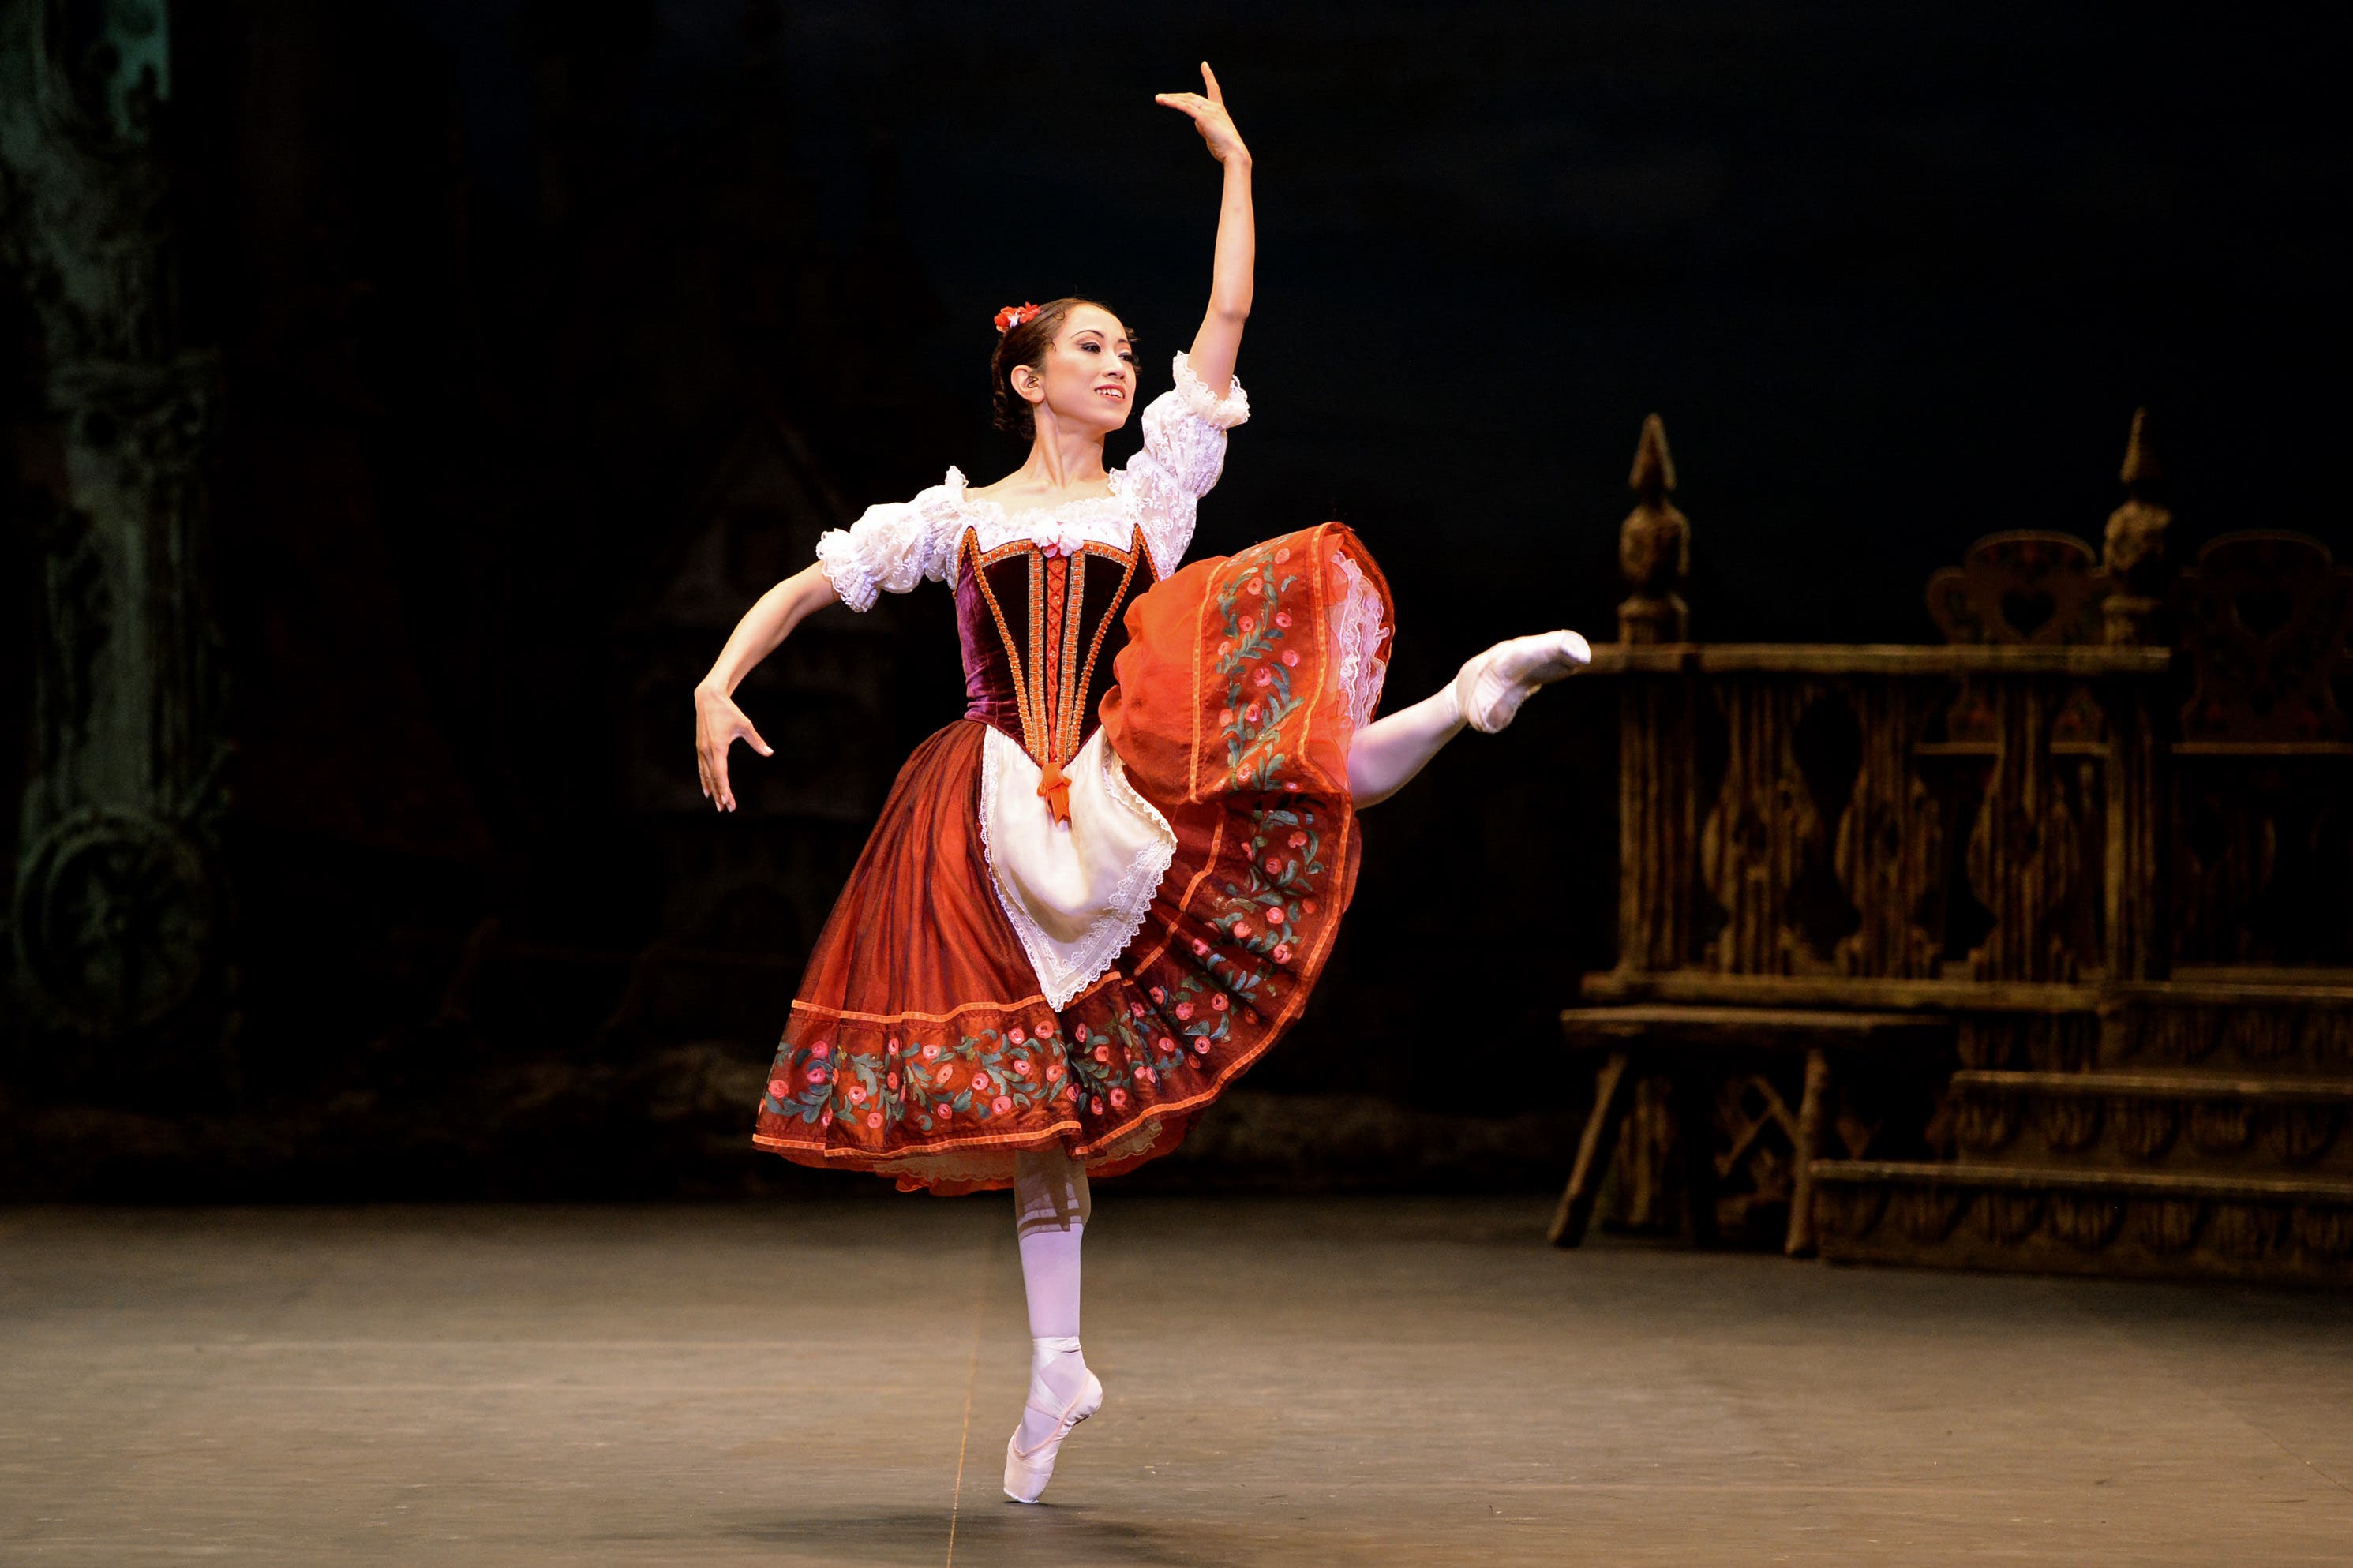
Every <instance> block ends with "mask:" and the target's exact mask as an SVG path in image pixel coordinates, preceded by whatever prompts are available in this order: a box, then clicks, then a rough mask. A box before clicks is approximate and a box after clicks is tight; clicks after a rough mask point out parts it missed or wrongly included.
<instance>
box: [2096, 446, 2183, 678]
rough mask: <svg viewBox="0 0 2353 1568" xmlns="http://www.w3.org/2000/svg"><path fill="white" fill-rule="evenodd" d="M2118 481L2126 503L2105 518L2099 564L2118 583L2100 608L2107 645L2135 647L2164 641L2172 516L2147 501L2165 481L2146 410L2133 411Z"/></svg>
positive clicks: (2163, 469)
mask: <svg viewBox="0 0 2353 1568" xmlns="http://www.w3.org/2000/svg"><path fill="white" fill-rule="evenodd" d="M2116 478H2117V479H2119V480H2121V481H2122V482H2123V484H2124V487H2125V504H2124V505H2122V506H2120V507H2118V508H2116V510H2114V511H2112V512H2110V513H2109V514H2108V528H2107V533H2106V535H2105V556H2104V559H2103V564H2104V565H2105V566H2106V567H2107V569H2108V574H2109V576H2110V577H2111V578H2112V579H2113V580H2114V581H2115V583H2116V590H2115V592H2113V593H2111V594H2110V595H2108V597H2107V600H2106V603H2105V605H2104V611H2105V616H2104V618H2105V624H2106V631H2107V640H2108V641H2109V642H2110V643H2113V644H2120V645H2134V644H2147V643H2154V642H2158V641H2162V640H2163V634H2162V631H2161V629H2160V628H2159V626H2158V612H2159V611H2160V610H2161V609H2162V608H2163V607H2164V603H2165V586H2166V576H2167V571H2168V568H2167V563H2166V559H2165V534H2166V530H2167V529H2168V528H2169V527H2171V526H2172V523H2173V513H2172V512H2170V511H2168V510H2166V509H2165V508H2164V507H2161V506H2159V505H2158V504H2157V502H2156V501H2154V500H2150V499H2149V495H2150V492H2151V491H2152V490H2153V489H2155V488H2156V487H2157V486H2158V485H2159V484H2161V483H2162V482H2163V481H2164V479H2165V468H2164V466H2163V465H2162V464H2161V463H2159V462H2158V458H2157V448H2156V447H2155V446H2154V445H2153V444H2152V443H2151V441H2150V440H2149V436H2148V410H2147V409H2146V408H2136V409H2134V410H2133V420H2132V434H2131V435H2130V436H2128V437H2126V440H2125V460H2124V467H2123V468H2120V469H2119V470H2117V473H2116Z"/></svg>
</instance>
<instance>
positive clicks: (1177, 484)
mask: <svg viewBox="0 0 2353 1568" xmlns="http://www.w3.org/2000/svg"><path fill="white" fill-rule="evenodd" d="M1174 369H1175V374H1176V384H1175V385H1174V386H1172V387H1170V388H1169V389H1168V390H1167V391H1166V392H1164V393H1162V394H1161V395H1159V396H1157V397H1155V398H1154V399H1153V400H1152V402H1151V403H1150V404H1148V405H1145V410H1144V450H1142V451H1141V452H1138V453H1137V454H1136V455H1135V457H1134V458H1133V459H1131V460H1130V461H1129V462H1128V464H1127V466H1126V467H1125V468H1113V469H1112V470H1111V471H1110V472H1109V473H1108V474H1106V475H1105V476H1104V478H1105V479H1108V480H1109V481H1110V483H1111V494H1109V495H1107V496H1090V497H1087V498H1086V499H1084V500H1074V501H1064V502H1062V503H1061V504H1060V505H1058V506H1050V507H1039V508H1032V509H1030V510H1026V511H1018V512H1008V511H1007V510H1005V509H1004V508H1003V507H1001V506H998V505H997V503H996V502H995V501H993V500H982V499H976V498H975V497H972V496H970V495H968V494H966V493H965V483H966V481H965V477H964V473H963V471H962V470H961V469H959V468H955V467H954V466H953V465H951V466H950V467H949V468H948V473H947V479H946V480H945V481H944V482H943V483H940V484H936V485H934V486H932V487H931V488H930V489H923V490H918V491H916V492H915V496H914V499H913V500H903V501H881V502H877V503H876V504H875V505H873V506H871V507H868V508H867V509H866V512H865V515H864V516H862V517H860V519H859V520H858V521H856V522H854V523H851V524H850V525H849V527H848V528H846V529H844V528H834V529H828V530H827V531H825V532H824V533H823V534H821V535H819V536H818V542H817V558H818V562H819V563H822V564H823V565H824V567H825V574H826V576H827V577H828V579H830V580H831V581H832V583H833V590H834V592H835V593H836V594H838V595H840V596H841V602H842V603H843V604H845V605H849V607H850V608H851V609H853V610H866V609H871V608H872V607H873V605H874V596H875V595H876V594H877V593H892V594H903V593H906V592H907V591H908V590H910V589H912V588H913V587H914V585H915V584H918V583H920V582H923V581H924V580H925V579H926V578H928V579H930V580H931V581H933V582H934V583H944V582H947V581H948V580H949V578H950V577H951V576H952V575H953V574H954V573H955V563H956V546H957V544H958V543H959V542H961V541H962V540H963V538H964V531H965V529H966V528H971V529H973V530H975V531H977V533H978V535H979V544H980V549H981V552H982V553H983V554H987V552H990V551H992V550H994V549H996V548H997V546H998V545H1001V544H1004V543H1006V542H1008V541H1011V540H1016V539H1032V540H1035V541H1037V542H1039V543H1040V544H1061V545H1064V546H1070V545H1075V544H1079V543H1081V542H1085V541H1088V540H1094V541H1097V542H1101V543H1104V544H1111V545H1116V546H1118V547H1120V548H1122V549H1125V548H1126V547H1127V545H1128V543H1129V542H1130V540H1131V539H1132V538H1133V537H1134V530H1135V529H1136V528H1138V527H1141V528H1142V529H1143V531H1144V542H1145V549H1147V550H1149V551H1150V552H1152V569H1153V574H1154V575H1155V577H1166V576H1167V575H1168V574H1169V573H1171V572H1173V571H1175V570H1176V563H1178V562H1179V561H1181V560H1183V559H1184V556H1185V547H1186V546H1187V544H1190V543H1191V542H1192V540H1193V517H1194V511H1195V509H1196V507H1197V506H1198V503H1199V501H1200V499H1201V497H1202V496H1204V495H1206V494H1208V489H1209V487H1210V486H1212V485H1214V484H1216V483H1217V482H1218V476H1219V474H1220V473H1222V472H1223V471H1224V470H1225V466H1226V432H1227V431H1228V430H1229V429H1230V428H1231V427H1232V426H1236V425H1240V423H1241V422H1242V421H1244V420H1245V419H1248V418H1249V417H1250V399H1249V397H1248V396H1247V395H1245V394H1244V393H1243V391H1242V384H1241V383H1240V381H1236V382H1235V383H1234V384H1233V390H1232V391H1230V392H1229V393H1227V395H1225V396H1224V397H1222V398H1219V397H1212V396H1211V395H1209V389H1208V386H1207V385H1206V384H1204V383H1203V382H1202V380H1201V378H1200V377H1199V376H1198V375H1196V374H1193V366H1192V363H1191V362H1190V361H1189V360H1188V359H1187V356H1186V354H1185V352H1184V351H1183V350H1181V349H1179V350H1178V351H1177V353H1176V359H1175V361H1174Z"/></svg>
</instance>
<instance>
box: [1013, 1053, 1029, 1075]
mask: <svg viewBox="0 0 2353 1568" xmlns="http://www.w3.org/2000/svg"><path fill="white" fill-rule="evenodd" d="M1013 1070H1014V1071H1015V1072H1017V1073H1018V1074H1020V1075H1021V1076H1022V1077H1023V1078H1028V1077H1029V1058H1027V1057H1023V1058H1019V1059H1018V1060H1017V1061H1015V1062H1014V1064H1013Z"/></svg>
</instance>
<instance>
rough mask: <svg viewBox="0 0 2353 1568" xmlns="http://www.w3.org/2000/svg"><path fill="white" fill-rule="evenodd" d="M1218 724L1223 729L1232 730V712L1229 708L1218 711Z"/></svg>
mask: <svg viewBox="0 0 2353 1568" xmlns="http://www.w3.org/2000/svg"><path fill="white" fill-rule="evenodd" d="M1218 723H1219V725H1220V726H1221V727H1223V728H1225V729H1228V730H1230V729H1232V728H1233V727H1234V710H1232V709H1230V708H1220V709H1219V710H1218Z"/></svg>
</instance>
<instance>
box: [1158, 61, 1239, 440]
mask: <svg viewBox="0 0 2353 1568" xmlns="http://www.w3.org/2000/svg"><path fill="white" fill-rule="evenodd" d="M1201 80H1202V82H1203V83H1204V84H1205V85H1206V86H1207V87H1208V89H1209V91H1208V96H1207V97H1204V96H1202V95H1201V94H1200V93H1198V92H1162V93H1155V94H1154V95H1153V101H1154V102H1155V103H1159V104H1165V105H1166V106H1167V107H1168V108H1170V109H1174V110H1181V111H1182V112H1184V113H1185V114H1187V115H1189V116H1190V117H1191V118H1192V121H1193V128H1194V129H1195V130H1197V131H1198V132H1200V133H1201V140H1202V141H1204V142H1208V144H1209V156H1210V157H1212V158H1215V159H1216V160H1217V161H1218V162H1219V163H1221V164H1223V165H1224V166H1225V171H1226V190H1225V195H1224V197H1223V199H1222V200H1221V201H1220V202H1219V205H1218V254H1217V262H1216V265H1215V268H1214V270H1213V271H1212V272H1211V273H1210V276H1209V309H1208V312H1207V313H1206V314H1204V315H1203V316H1202V318H1201V330H1200V331H1198V332H1197V333H1195V334H1194V336H1193V347H1192V349H1191V350H1190V352H1189V353H1187V359H1189V360H1190V361H1191V362H1192V365H1193V374H1196V375H1198V376H1199V377H1200V378H1201V383H1202V384H1203V385H1205V386H1207V387H1208V389H1209V391H1210V393H1211V394H1213V395H1216V396H1219V397H1223V396H1225V395H1226V393H1227V391H1228V389H1229V388H1230V387H1231V386H1232V384H1233V377H1234V359H1235V356H1237V355H1238V354H1240V353H1241V346H1242V323H1243V322H1245V321H1248V320H1250V276H1251V273H1252V271H1253V270H1254V269H1255V268H1256V266H1257V258H1258V232H1257V226H1256V223H1255V221H1254V219H1253V218H1252V216H1251V215H1250V149H1249V148H1248V147H1245V146H1243V145H1242V138H1241V133H1240V132H1238V131H1236V130H1235V129H1234V122H1233V120H1232V117H1231V116H1229V115H1228V114H1227V113H1226V96H1225V94H1224V93H1223V92H1222V91H1220V90H1219V87H1218V78H1217V73H1216V72H1214V71H1212V70H1210V69H1209V62H1208V61H1207V60H1203V61H1202V62H1201Z"/></svg>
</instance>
